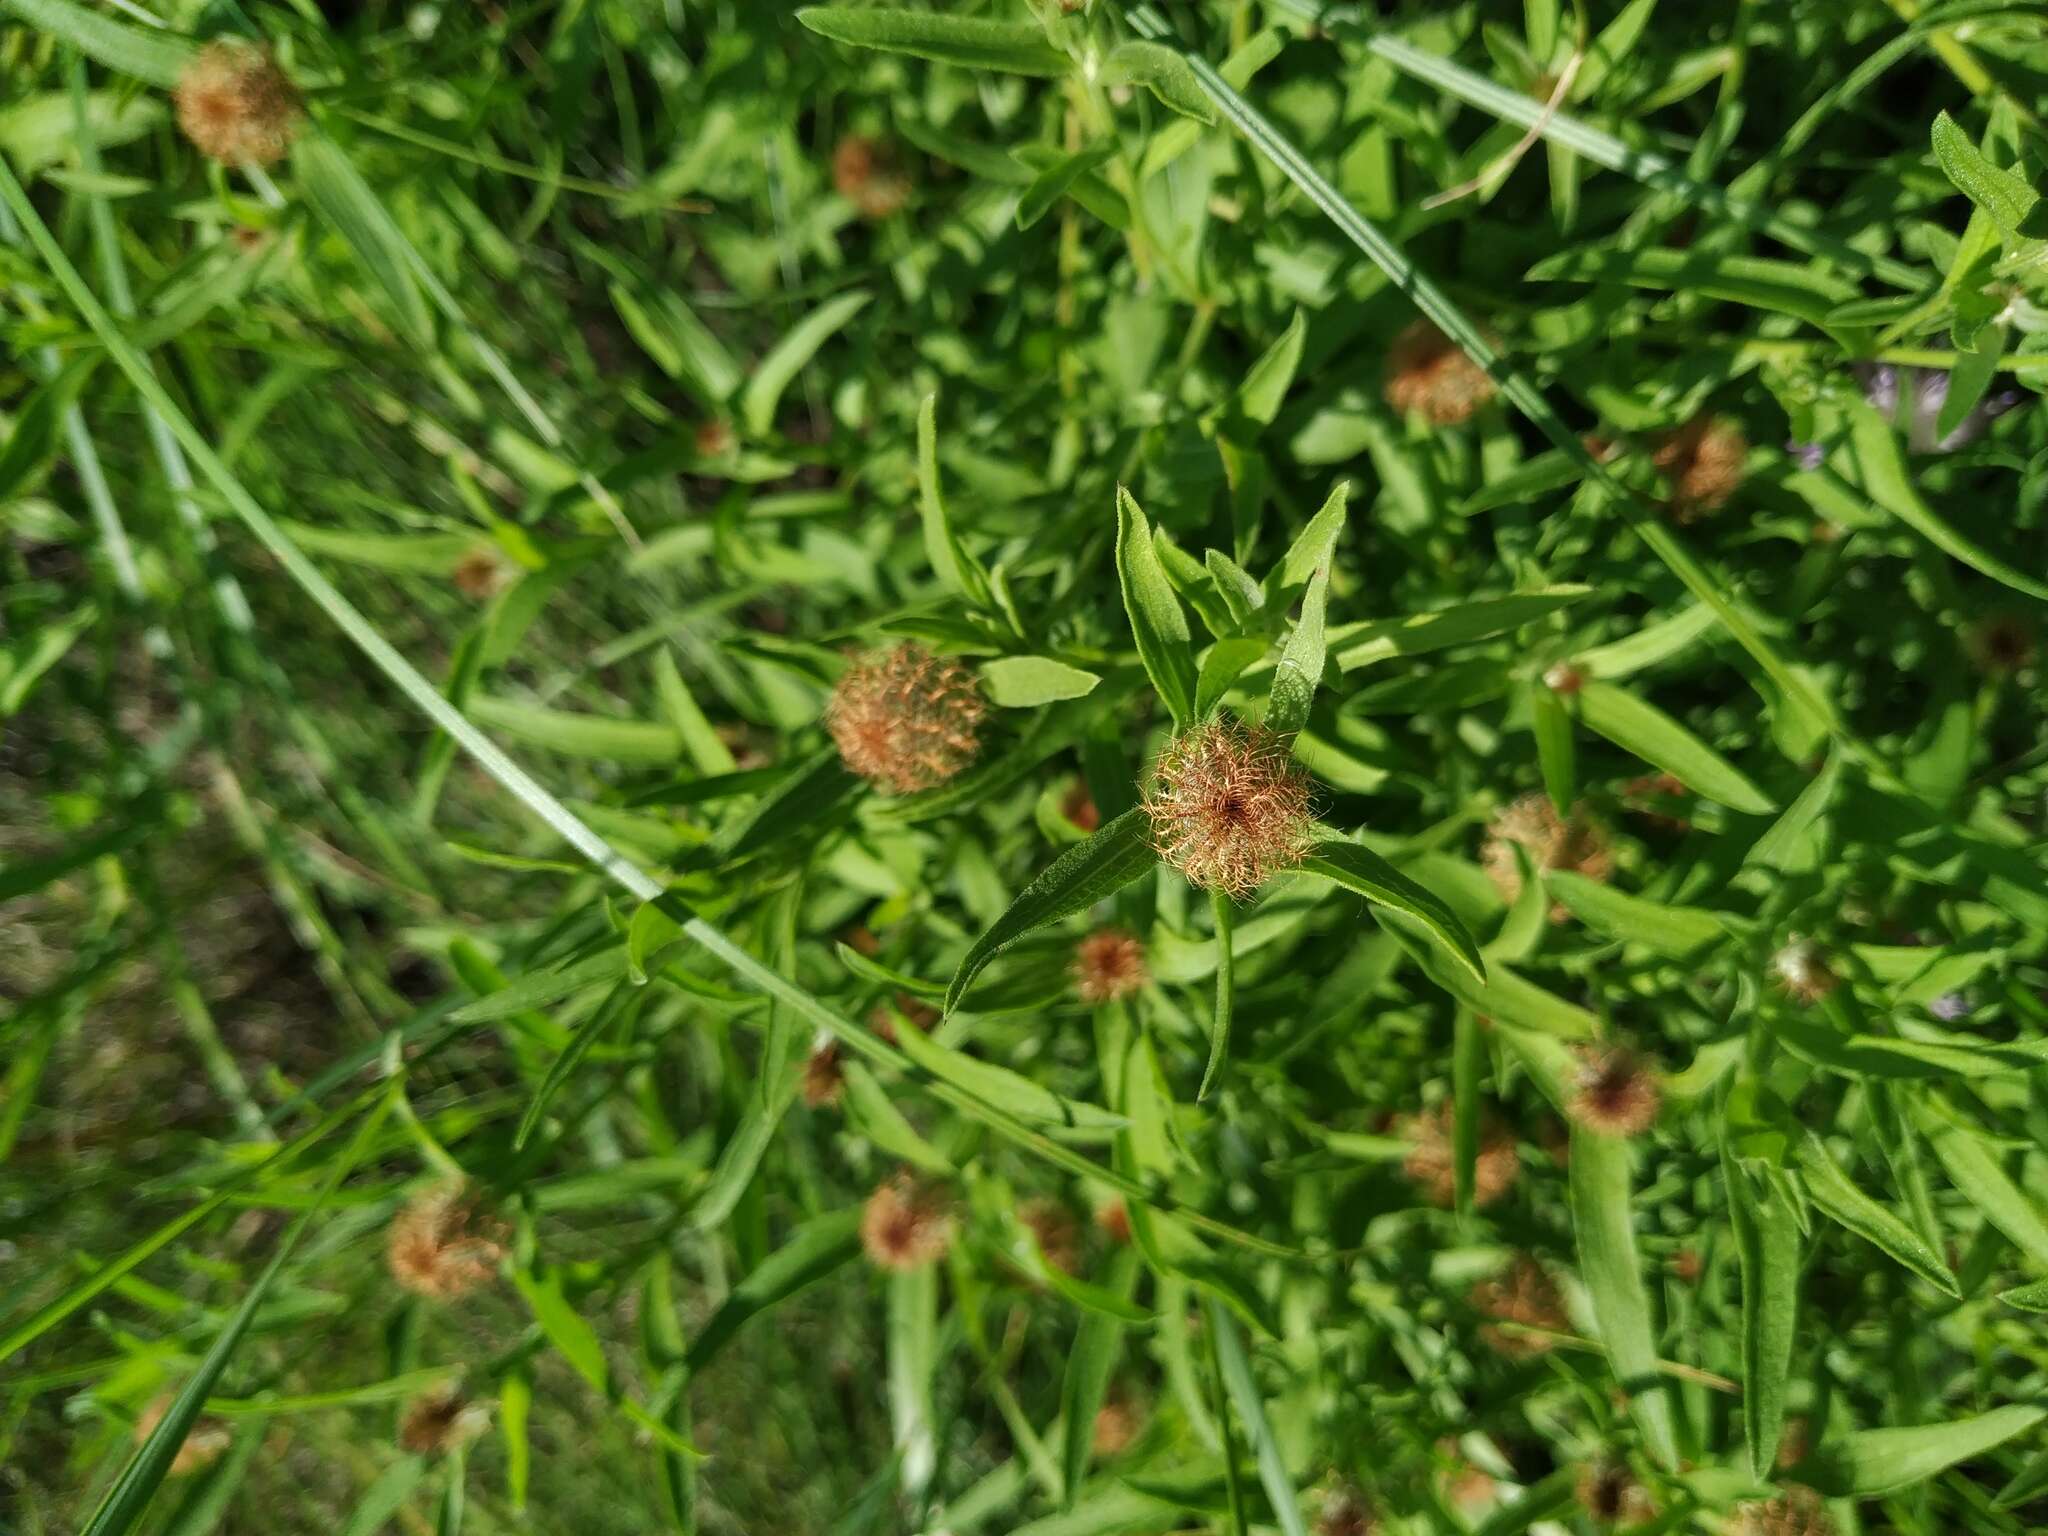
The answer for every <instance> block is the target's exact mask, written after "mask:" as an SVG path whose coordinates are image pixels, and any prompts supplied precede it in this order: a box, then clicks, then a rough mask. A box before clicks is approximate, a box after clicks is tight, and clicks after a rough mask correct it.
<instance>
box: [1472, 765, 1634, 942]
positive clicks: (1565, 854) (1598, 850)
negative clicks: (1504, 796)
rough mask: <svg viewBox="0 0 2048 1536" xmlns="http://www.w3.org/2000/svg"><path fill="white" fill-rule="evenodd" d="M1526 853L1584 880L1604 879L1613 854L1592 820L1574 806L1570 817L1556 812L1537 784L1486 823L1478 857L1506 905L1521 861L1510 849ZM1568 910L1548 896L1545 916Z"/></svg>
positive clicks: (1518, 881) (1515, 891)
mask: <svg viewBox="0 0 2048 1536" xmlns="http://www.w3.org/2000/svg"><path fill="white" fill-rule="evenodd" d="M1517 848H1520V849H1522V850H1523V851H1524V852H1526V853H1527V854H1528V855H1529V862H1530V863H1531V864H1533V865H1534V866H1535V867H1536V868H1537V869H1539V870H1546V869H1565V870H1570V871H1571V872H1572V873H1573V874H1578V875H1584V876H1585V877H1586V878H1587V879H1588V880H1605V879H1606V878H1607V877H1608V875H1610V874H1611V873H1613V871H1614V856H1613V855H1612V854H1610V853H1609V852H1608V851H1607V838H1606V836H1605V834H1604V833H1602V832H1601V830H1600V828H1599V826H1598V824H1597V823H1595V822H1594V821H1593V820H1592V818H1591V817H1589V816H1587V815H1586V814H1585V813H1584V812H1582V811H1581V810H1580V809H1579V808H1578V807H1577V806H1574V807H1573V808H1572V814H1571V815H1570V817H1568V818H1567V817H1563V816H1560V815H1558V814H1557V807H1556V806H1554V805H1552V804H1551V803H1550V796H1548V795H1546V794H1544V793H1543V792H1542V791H1541V790H1538V791H1536V792H1534V793H1532V794H1527V795H1523V796H1522V797H1521V798H1520V799H1518V800H1515V801H1512V802H1510V803H1509V804H1508V805H1505V806H1503V807H1502V808H1501V809H1500V810H1499V811H1498V812H1496V813H1495V814H1494V818H1493V821H1492V823H1491V824H1490V825H1489V826H1488V827H1487V832H1486V846H1485V847H1484V848H1482V849H1481V850H1480V852H1479V862H1480V865H1481V867H1483V868H1484V869H1485V870H1486V877H1487V878H1488V879H1489V880H1491V881H1492V882H1493V885H1494V889H1495V890H1497V891H1499V892H1500V894H1501V899H1502V900H1503V901H1505V902H1507V903H1508V904H1509V905H1510V906H1512V905H1513V904H1514V901H1515V898H1516V897H1518V896H1520V895H1521V894H1522V865H1521V861H1520V860H1519V859H1517V858H1516V857H1515V850H1516V849H1517ZM1568 916H1570V913H1569V911H1568V910H1567V909H1566V908H1565V906H1564V904H1563V903H1562V902H1553V903H1552V904H1551V908H1550V920H1551V921H1552V922H1553V923H1561V922H1563V921H1564V920H1565V918H1567V917H1568Z"/></svg>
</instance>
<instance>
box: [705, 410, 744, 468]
mask: <svg viewBox="0 0 2048 1536" xmlns="http://www.w3.org/2000/svg"><path fill="white" fill-rule="evenodd" d="M696 444H697V456H698V457H699V458H702V459H722V458H724V457H725V456H726V455H727V454H728V453H731V452H732V451H733V449H735V448H737V447H738V446H739V438H738V437H736V436H735V435H734V434H733V430H732V423H731V422H729V421H727V420H725V419H724V418H723V417H720V416H713V417H711V418H710V419H709V420H707V421H701V422H699V423H698V424H697V436H696Z"/></svg>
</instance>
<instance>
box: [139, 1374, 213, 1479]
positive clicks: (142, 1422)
mask: <svg viewBox="0 0 2048 1536" xmlns="http://www.w3.org/2000/svg"><path fill="white" fill-rule="evenodd" d="M171 1399H172V1394H170V1393H169V1392H165V1393H163V1394H162V1395H161V1396H159V1397H157V1398H155V1399H154V1400H153V1401H152V1402H151V1403H150V1405H149V1406H148V1407H147V1408H145V1409H143V1410H142V1412H141V1413H140V1414H138V1415H136V1419H135V1443H136V1444H137V1445H140V1444H142V1442H143V1441H145V1440H147V1439H148V1438H149V1437H150V1435H151V1434H153V1433H154V1432H155V1430H156V1427H157V1425H159V1424H161V1423H163V1421H164V1415H165V1414H166V1413H169V1412H170V1411H171ZM232 1438H233V1436H232V1435H231V1433H230V1432H229V1430H228V1427H227V1425H225V1424H223V1423H221V1422H220V1420H218V1419H198V1420H195V1421H194V1422H193V1425H192V1427H191V1428H190V1429H188V1430H187V1431H185V1438H184V1440H183V1442H182V1443H180V1445H179V1446H178V1452H177V1454H176V1455H175V1456H173V1457H172V1458H171V1469H170V1476H172V1477H187V1476H189V1475H191V1474H192V1473H194V1472H201V1471H204V1470H205V1469H206V1468H208V1467H210V1466H212V1465H213V1464H214V1463H215V1462H216V1461H219V1460H220V1458H221V1453H222V1452H223V1451H225V1450H226V1449H227V1448H228V1442H229V1441H230V1440H231V1439H232Z"/></svg>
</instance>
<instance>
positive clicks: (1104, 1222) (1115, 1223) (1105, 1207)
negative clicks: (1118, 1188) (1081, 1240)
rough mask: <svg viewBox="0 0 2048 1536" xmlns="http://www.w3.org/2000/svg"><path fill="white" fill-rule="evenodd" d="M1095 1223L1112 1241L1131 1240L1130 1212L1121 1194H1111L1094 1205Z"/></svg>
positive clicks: (1122, 1242) (1124, 1241) (1121, 1242)
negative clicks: (1100, 1202)
mask: <svg viewBox="0 0 2048 1536" xmlns="http://www.w3.org/2000/svg"><path fill="white" fill-rule="evenodd" d="M1095 1225H1096V1227H1097V1229H1098V1230H1099V1231H1100V1232H1101V1233H1102V1235H1103V1236H1104V1237H1106V1238H1108V1239H1109V1240H1110V1241H1111V1242H1112V1243H1117V1244H1124V1243H1128V1242H1129V1241H1130V1240H1131V1212H1130V1209H1129V1207H1127V1206H1126V1205H1125V1204H1124V1200H1123V1196H1122V1195H1111V1196H1110V1197H1109V1198H1108V1199H1107V1200H1105V1201H1103V1202H1102V1204H1100V1205H1098V1206H1097V1207H1095Z"/></svg>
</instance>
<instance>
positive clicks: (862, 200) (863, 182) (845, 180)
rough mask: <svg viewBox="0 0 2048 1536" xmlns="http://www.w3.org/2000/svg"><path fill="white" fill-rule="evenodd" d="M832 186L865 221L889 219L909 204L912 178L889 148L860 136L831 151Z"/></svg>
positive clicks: (851, 138)
mask: <svg viewBox="0 0 2048 1536" xmlns="http://www.w3.org/2000/svg"><path fill="white" fill-rule="evenodd" d="M832 185H833V188H834V189H835V190H836V191H837V192H838V193H839V195H840V196H841V197H843V198H845V199H846V200H847V201H848V202H849V203H851V204H853V206H854V207H855V208H857V209H859V210H860V215H861V217H862V218H865V219H886V218H888V217H889V215H890V214H892V213H895V212H896V211H898V210H899V209H900V208H902V206H903V205H904V204H905V203H907V202H908V201H910V179H909V178H908V177H907V176H905V175H904V174H903V172H902V171H901V170H900V169H898V167H897V165H896V159H895V156H894V155H893V154H891V153H890V151H889V149H888V147H887V146H886V145H883V144H878V143H876V142H875V140H873V139H870V138H864V137H862V136H861V135H860V134H857V133H850V134H848V135H847V136H846V137H845V138H843V139H841V140H840V141H839V144H838V147H837V148H835V149H834V150H833V151H832Z"/></svg>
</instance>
